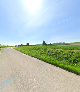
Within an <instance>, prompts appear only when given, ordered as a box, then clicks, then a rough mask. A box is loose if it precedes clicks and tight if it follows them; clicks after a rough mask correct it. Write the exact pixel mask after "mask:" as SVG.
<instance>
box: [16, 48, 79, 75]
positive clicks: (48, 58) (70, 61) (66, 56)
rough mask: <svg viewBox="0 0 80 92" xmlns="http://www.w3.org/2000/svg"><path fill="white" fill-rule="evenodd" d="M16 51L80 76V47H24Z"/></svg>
mask: <svg viewBox="0 0 80 92" xmlns="http://www.w3.org/2000/svg"><path fill="white" fill-rule="evenodd" d="M16 50H18V51H20V52H22V53H24V54H27V55H30V56H32V57H35V58H38V59H40V60H43V61H44V62H47V63H49V64H52V65H55V66H57V67H60V68H63V69H65V70H67V71H69V72H73V73H75V74H78V75H80V46H22V47H17V48H16Z"/></svg>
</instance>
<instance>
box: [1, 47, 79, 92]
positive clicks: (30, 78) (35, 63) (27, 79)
mask: <svg viewBox="0 0 80 92" xmlns="http://www.w3.org/2000/svg"><path fill="white" fill-rule="evenodd" d="M0 92H80V76H78V75H76V74H73V73H70V72H67V71H65V70H63V69H60V68H58V67H55V66H53V65H50V64H47V63H45V62H42V61H40V60H38V59H35V58H32V57H30V56H27V55H24V54H22V53H20V52H18V51H16V50H14V49H11V48H6V49H4V50H3V51H2V52H1V53H0Z"/></svg>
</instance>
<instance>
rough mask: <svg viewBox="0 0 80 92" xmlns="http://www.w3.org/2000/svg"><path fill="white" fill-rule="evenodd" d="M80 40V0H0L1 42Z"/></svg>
mask: <svg viewBox="0 0 80 92" xmlns="http://www.w3.org/2000/svg"><path fill="white" fill-rule="evenodd" d="M43 40H45V41H46V42H47V43H50V42H52V43H54V42H76V41H77V42H78V41H80V0H0V43H1V44H9V45H15V44H21V43H22V44H26V43H27V42H29V43H30V44H36V43H42V41H43Z"/></svg>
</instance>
